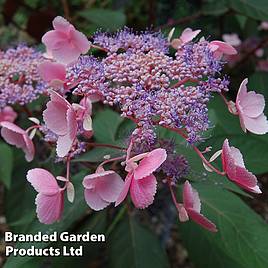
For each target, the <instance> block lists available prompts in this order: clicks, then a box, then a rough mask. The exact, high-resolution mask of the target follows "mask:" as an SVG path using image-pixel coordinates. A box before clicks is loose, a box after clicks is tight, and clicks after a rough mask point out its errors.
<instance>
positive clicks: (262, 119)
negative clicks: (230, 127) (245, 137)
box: [241, 114, 268, 135]
mask: <svg viewBox="0 0 268 268" xmlns="http://www.w3.org/2000/svg"><path fill="white" fill-rule="evenodd" d="M241 120H242V121H243V124H244V126H245V128H246V129H247V130H249V131H250V132H252V133H254V134H259V135H262V134H266V133H268V121H267V118H266V116H265V115H264V114H261V115H260V116H258V117H256V118H251V117H247V116H241Z"/></svg>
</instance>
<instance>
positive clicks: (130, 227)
mask: <svg viewBox="0 0 268 268" xmlns="http://www.w3.org/2000/svg"><path fill="white" fill-rule="evenodd" d="M108 246H109V251H108V254H109V262H110V267H111V268H113V267H114V268H125V267H128V268H165V267H169V264H168V260H167V257H166V253H165V252H164V250H163V249H162V247H161V245H160V243H159V241H158V239H157V237H156V236H155V235H154V234H153V233H151V232H150V231H149V230H147V229H145V228H144V227H143V226H141V225H140V224H139V223H138V222H137V221H136V220H135V219H134V218H132V217H128V218H125V219H124V220H123V221H122V222H120V224H118V225H117V227H116V228H115V229H114V231H113V232H112V233H111V236H110V239H109V241H108Z"/></svg>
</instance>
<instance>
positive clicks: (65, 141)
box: [56, 134, 74, 157]
mask: <svg viewBox="0 0 268 268" xmlns="http://www.w3.org/2000/svg"><path fill="white" fill-rule="evenodd" d="M73 141H74V140H73V139H71V138H70V136H69V134H66V135H65V136H59V137H58V140H57V147H56V152H57V155H58V156H59V157H64V156H66V155H67V154H68V153H69V151H70V150H71V148H72V145H73Z"/></svg>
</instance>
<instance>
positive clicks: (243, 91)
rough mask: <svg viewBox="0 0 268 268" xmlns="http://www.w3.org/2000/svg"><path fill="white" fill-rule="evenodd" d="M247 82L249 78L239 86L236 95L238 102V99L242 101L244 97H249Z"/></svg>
mask: <svg viewBox="0 0 268 268" xmlns="http://www.w3.org/2000/svg"><path fill="white" fill-rule="evenodd" d="M247 83H248V79H247V78H245V79H244V80H243V81H242V82H241V84H240V87H239V90H238V92H237V96H236V104H237V102H238V101H241V100H242V99H244V98H246V97H247Z"/></svg>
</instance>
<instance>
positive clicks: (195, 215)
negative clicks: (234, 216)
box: [178, 181, 217, 232]
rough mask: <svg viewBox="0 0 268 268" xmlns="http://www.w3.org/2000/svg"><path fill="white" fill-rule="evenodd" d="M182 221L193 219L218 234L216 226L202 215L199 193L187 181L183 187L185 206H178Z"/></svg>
mask: <svg viewBox="0 0 268 268" xmlns="http://www.w3.org/2000/svg"><path fill="white" fill-rule="evenodd" d="M178 210H179V219H180V221H182V222H184V221H188V220H189V218H191V219H192V220H193V221H194V222H196V223H197V224H199V225H201V226H202V227H204V228H205V229H208V230H209V231H211V232H217V228H216V225H215V224H214V223H213V222H211V221H210V220H208V219H207V218H206V217H205V216H204V215H202V214H201V213H200V211H201V203H200V198H199V195H198V192H197V191H196V190H195V189H194V188H193V187H192V186H191V184H190V183H189V181H186V182H185V183H184V186H183V204H178Z"/></svg>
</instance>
